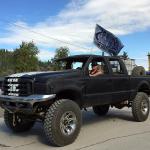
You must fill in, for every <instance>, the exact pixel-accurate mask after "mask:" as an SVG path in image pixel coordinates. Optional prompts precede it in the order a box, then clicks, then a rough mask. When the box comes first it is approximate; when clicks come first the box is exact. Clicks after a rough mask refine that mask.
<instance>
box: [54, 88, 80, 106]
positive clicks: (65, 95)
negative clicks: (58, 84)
mask: <svg viewBox="0 0 150 150" xmlns="http://www.w3.org/2000/svg"><path fill="white" fill-rule="evenodd" d="M56 99H70V100H72V101H75V102H76V103H77V104H78V105H79V106H80V107H82V106H81V93H80V92H78V91H75V90H65V91H61V92H59V93H57V94H56Z"/></svg>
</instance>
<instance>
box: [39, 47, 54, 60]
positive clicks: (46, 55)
mask: <svg viewBox="0 0 150 150" xmlns="http://www.w3.org/2000/svg"><path fill="white" fill-rule="evenodd" d="M54 55H55V53H54V52H51V51H49V50H45V49H40V52H39V54H38V58H39V59H40V60H43V61H47V60H50V59H51V58H52V57H53V56H54Z"/></svg>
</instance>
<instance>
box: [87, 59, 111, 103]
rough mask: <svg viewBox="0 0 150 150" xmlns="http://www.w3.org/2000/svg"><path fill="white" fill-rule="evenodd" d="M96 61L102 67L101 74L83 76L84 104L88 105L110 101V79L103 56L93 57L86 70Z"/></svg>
mask: <svg viewBox="0 0 150 150" xmlns="http://www.w3.org/2000/svg"><path fill="white" fill-rule="evenodd" d="M93 62H97V64H98V65H99V66H101V67H102V69H103V74H100V75H98V76H90V74H88V75H87V76H86V77H85V80H86V87H85V104H86V105H88V106H93V105H103V104H109V103H110V102H111V101H112V97H111V92H112V79H111V78H110V74H109V69H108V65H107V62H106V61H105V59H104V58H103V57H100V58H93V60H92V61H91V63H90V64H89V67H88V70H91V69H92V63H93Z"/></svg>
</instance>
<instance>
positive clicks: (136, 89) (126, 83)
mask: <svg viewBox="0 0 150 150" xmlns="http://www.w3.org/2000/svg"><path fill="white" fill-rule="evenodd" d="M58 61H59V62H61V64H62V66H63V70H61V71H51V72H30V73H19V74H13V75H10V76H8V77H6V78H5V79H4V82H3V94H2V95H0V106H1V107H2V108H3V109H4V110H5V111H4V120H5V123H6V125H7V126H8V128H10V129H11V130H13V131H14V132H23V131H27V130H29V129H31V127H33V125H34V123H35V122H36V121H37V120H40V121H42V122H43V128H44V132H45V134H46V137H47V140H48V141H49V142H50V143H51V144H52V145H55V146H65V145H68V144H71V143H72V142H73V141H74V140H75V139H76V138H77V136H78V134H79V132H80V128H81V125H82V116H81V110H82V109H84V108H85V109H86V108H87V107H93V111H94V113H95V114H96V115H98V116H102V115H106V114H107V112H108V111H109V108H110V107H116V108H119V109H121V108H123V107H125V106H127V107H131V108H132V113H133V118H134V120H136V121H139V122H141V121H145V120H146V119H147V118H148V115H149V98H148V96H149V95H150V78H149V77H148V76H132V75H128V73H127V70H126V67H125V65H124V63H123V61H122V60H121V59H120V58H119V57H118V56H98V55H76V56H69V57H67V58H63V59H60V60H58ZM93 61H94V62H97V64H98V65H100V66H101V67H102V68H103V74H101V75H98V76H90V75H89V71H90V70H91V69H92V68H91V65H92V62H93Z"/></svg>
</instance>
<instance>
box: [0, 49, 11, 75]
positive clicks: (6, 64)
mask: <svg viewBox="0 0 150 150" xmlns="http://www.w3.org/2000/svg"><path fill="white" fill-rule="evenodd" d="M13 66H14V64H13V52H11V51H8V50H7V49H0V76H5V75H9V74H12V73H13Z"/></svg>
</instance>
